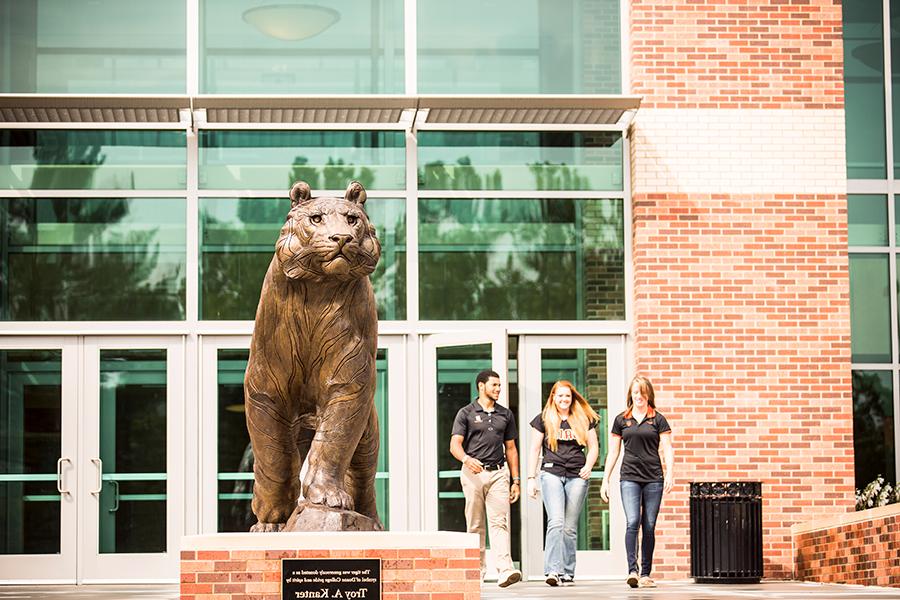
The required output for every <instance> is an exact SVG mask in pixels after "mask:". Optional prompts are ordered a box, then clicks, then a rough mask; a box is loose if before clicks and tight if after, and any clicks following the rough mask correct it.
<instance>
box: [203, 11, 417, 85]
mask: <svg viewBox="0 0 900 600" xmlns="http://www.w3.org/2000/svg"><path fill="white" fill-rule="evenodd" d="M289 6H290V5H286V4H285V3H283V2H277V1H272V2H267V1H263V0H203V1H202V2H201V3H200V11H201V27H202V31H201V36H200V39H201V40H202V42H201V48H200V60H201V74H200V90H201V92H202V93H206V94H398V93H403V91H404V83H405V82H404V73H403V69H404V58H403V56H404V48H403V0H378V1H375V0H328V1H327V2H315V1H307V2H303V3H302V6H304V8H302V9H301V8H300V6H301V5H293V8H289Z"/></svg>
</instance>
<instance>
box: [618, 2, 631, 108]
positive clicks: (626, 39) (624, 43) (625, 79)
mask: <svg viewBox="0 0 900 600" xmlns="http://www.w3.org/2000/svg"><path fill="white" fill-rule="evenodd" d="M630 8H631V2H629V1H628V0H619V42H620V43H619V48H620V51H621V53H622V54H621V66H620V68H621V69H622V93H623V94H630V93H631V71H630V69H629V68H630V66H631V35H630V33H631V32H630V31H629V30H628V26H629V24H630V23H631V12H630Z"/></svg>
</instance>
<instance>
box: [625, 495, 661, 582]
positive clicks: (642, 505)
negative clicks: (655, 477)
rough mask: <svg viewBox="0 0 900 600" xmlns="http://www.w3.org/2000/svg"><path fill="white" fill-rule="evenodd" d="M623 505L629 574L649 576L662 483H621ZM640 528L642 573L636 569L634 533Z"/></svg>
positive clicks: (635, 534)
mask: <svg viewBox="0 0 900 600" xmlns="http://www.w3.org/2000/svg"><path fill="white" fill-rule="evenodd" d="M619 489H620V490H621V492H622V506H624V507H625V554H627V557H628V572H629V573H637V574H638V575H643V576H646V577H649V576H650V569H652V568H653V547H654V546H656V534H655V533H654V531H653V530H654V529H655V528H656V516H657V515H658V514H659V505H660V504H661V503H662V495H663V482H662V481H652V482H650V483H641V482H639V481H620V482H619ZM638 528H640V529H641V570H640V571H638V568H637V566H638V565H637V534H638Z"/></svg>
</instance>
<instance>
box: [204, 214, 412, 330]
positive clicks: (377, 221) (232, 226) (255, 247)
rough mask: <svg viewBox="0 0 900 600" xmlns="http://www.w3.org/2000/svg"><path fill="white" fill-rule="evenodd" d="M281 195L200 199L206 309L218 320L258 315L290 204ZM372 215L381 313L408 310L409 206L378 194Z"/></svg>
mask: <svg viewBox="0 0 900 600" xmlns="http://www.w3.org/2000/svg"><path fill="white" fill-rule="evenodd" d="M290 206H291V202H290V200H287V199H285V200H281V199H278V198H201V199H200V243H201V250H200V282H201V288H200V315H201V318H202V319H212V320H222V319H224V320H252V319H253V318H254V317H255V315H256V305H257V303H258V301H259V290H260V287H261V286H262V281H263V278H264V276H265V274H266V269H267V268H268V266H269V263H270V262H271V261H272V254H273V252H274V247H275V240H276V239H277V238H278V231H279V229H280V228H281V225H282V224H283V223H284V219H285V216H286V215H287V213H288V211H289V210H290ZM366 212H367V213H368V215H369V220H370V221H371V222H372V223H373V224H374V225H375V228H376V229H377V231H378V236H379V240H380V242H381V260H380V261H379V263H378V267H377V268H376V270H375V272H374V273H373V274H372V276H371V280H372V285H373V287H374V288H375V299H376V301H377V302H378V317H379V319H383V320H403V319H404V318H405V314H406V285H405V280H406V214H405V213H406V208H405V203H404V201H403V200H400V199H396V198H372V199H370V200H369V201H368V202H366Z"/></svg>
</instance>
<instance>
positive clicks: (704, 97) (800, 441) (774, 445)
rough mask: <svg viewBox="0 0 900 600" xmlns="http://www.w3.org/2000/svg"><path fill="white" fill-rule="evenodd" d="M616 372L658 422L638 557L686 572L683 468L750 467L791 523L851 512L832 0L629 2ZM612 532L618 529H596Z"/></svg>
mask: <svg viewBox="0 0 900 600" xmlns="http://www.w3.org/2000/svg"><path fill="white" fill-rule="evenodd" d="M630 31H631V40H630V47H631V60H632V62H631V76H632V92H633V93H637V94H642V95H643V96H644V100H643V102H642V105H641V108H640V110H639V111H638V113H637V116H636V119H635V126H634V130H633V132H632V136H631V140H632V147H631V149H632V189H633V194H632V235H633V238H632V239H633V264H634V271H633V273H634V281H633V283H634V322H635V329H634V339H633V342H634V346H633V347H634V365H633V371H634V372H639V373H642V374H645V375H647V376H648V377H650V378H651V380H652V381H653V382H654V385H655V387H656V391H657V399H658V407H659V409H660V410H661V411H662V412H663V413H664V414H665V415H666V416H667V417H668V418H669V421H670V422H671V424H672V427H673V430H674V436H673V440H674V445H675V455H676V479H677V485H676V488H675V490H674V491H673V493H672V494H670V495H669V496H667V497H666V498H665V500H664V502H663V510H662V513H661V514H660V518H659V522H658V528H657V546H656V560H655V561H654V564H655V566H654V569H655V572H656V574H657V575H659V576H660V577H662V578H681V577H687V576H689V567H690V547H689V514H688V485H687V484H688V482H690V481H717V480H718V481H727V480H745V481H762V482H763V526H764V531H763V545H764V550H763V559H764V576H765V577H775V578H785V577H790V576H791V575H792V571H793V555H792V551H791V543H792V536H791V526H792V525H793V524H794V523H797V522H798V521H800V520H806V519H809V518H811V517H815V516H816V515H831V514H834V513H835V512H846V511H850V510H852V509H853V504H854V497H853V494H854V490H853V439H852V436H853V422H852V398H851V380H850V323H849V276H848V267H847V234H846V220H847V219H846V175H845V173H846V165H845V158H844V133H843V127H844V125H843V122H844V115H843V84H842V46H841V3H840V2H839V1H838V0H827V1H826V0H778V1H772V2H755V1H752V0H737V1H734V0H730V1H726V0H697V1H693V2H689V3H685V2H676V3H671V2H663V1H662V0H634V2H632V5H631V24H630ZM613 543H614V544H616V543H621V541H619V540H613Z"/></svg>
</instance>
